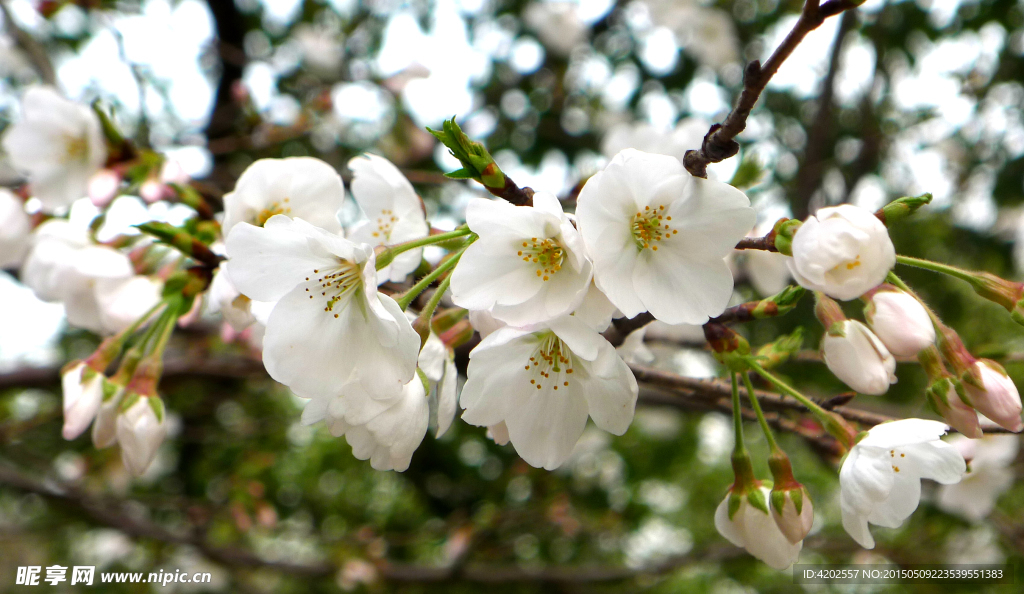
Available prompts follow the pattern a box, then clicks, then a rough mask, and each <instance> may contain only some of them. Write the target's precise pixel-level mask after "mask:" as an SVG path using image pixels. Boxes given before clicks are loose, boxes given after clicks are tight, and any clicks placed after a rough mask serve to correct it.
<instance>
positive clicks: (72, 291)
mask: <svg viewBox="0 0 1024 594" xmlns="http://www.w3.org/2000/svg"><path fill="white" fill-rule="evenodd" d="M21 279H22V282H24V283H25V285H26V286H28V287H29V288H31V289H32V290H33V291H34V292H35V294H36V296H37V297H39V298H40V299H42V300H44V301H57V302H60V303H63V304H64V309H65V311H66V313H67V317H68V323H70V324H71V325H73V326H77V327H79V328H85V329H87V330H91V331H93V332H96V333H98V334H113V333H116V332H119V331H121V330H124V329H125V328H127V327H128V326H129V325H131V324H132V323H133V322H134V321H135V320H137V319H138V318H139V317H140V316H142V315H143V314H144V313H146V312H147V311H148V310H149V309H150V308H151V307H153V306H154V305H156V304H157V303H158V302H159V301H160V298H161V291H162V286H163V284H162V283H161V282H160V281H158V280H156V279H153V278H150V277H148V276H141V275H136V274H135V270H134V268H133V266H132V263H131V260H130V259H129V258H128V256H127V255H125V254H123V253H121V252H119V251H117V250H115V249H113V248H110V247H107V246H105V245H99V244H94V243H91V242H90V240H89V238H88V236H87V235H86V233H85V231H84V230H83V229H81V228H79V227H77V226H75V225H73V224H72V223H69V222H68V221H65V220H62V219H53V220H50V221H47V222H46V223H44V224H43V225H42V226H40V227H39V229H38V230H37V231H36V233H35V235H34V241H33V246H32V249H31V250H30V251H29V254H28V257H27V258H26V259H25V263H24V266H22V270H21Z"/></svg>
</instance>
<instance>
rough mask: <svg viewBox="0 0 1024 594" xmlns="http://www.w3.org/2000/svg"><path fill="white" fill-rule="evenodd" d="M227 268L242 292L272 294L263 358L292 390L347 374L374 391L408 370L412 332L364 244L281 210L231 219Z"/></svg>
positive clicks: (326, 385)
mask: <svg viewBox="0 0 1024 594" xmlns="http://www.w3.org/2000/svg"><path fill="white" fill-rule="evenodd" d="M227 253H228V257H229V260H228V262H227V272H228V275H229V278H230V280H231V282H232V283H234V285H235V286H236V287H237V288H238V290H239V291H241V292H242V294H244V295H246V296H247V297H249V298H250V299H254V300H256V301H276V302H277V304H276V305H275V306H274V309H273V311H271V313H270V318H269V319H268V320H267V329H266V334H265V336H264V338H263V363H264V365H265V366H266V368H267V372H268V373H269V374H270V376H271V377H273V378H274V379H275V380H277V381H279V382H281V383H282V384H285V385H286V386H288V387H290V388H292V389H293V390H295V391H296V392H298V393H300V394H307V395H310V396H319V395H326V396H331V395H334V394H336V393H337V390H338V388H339V387H340V386H344V385H346V384H348V383H349V381H350V380H351V379H352V378H353V374H354V375H355V376H356V377H357V378H358V379H359V381H360V382H361V383H362V385H363V387H364V388H365V389H366V391H367V392H369V393H370V394H373V395H374V396H376V397H380V398H389V397H392V396H394V395H395V394H397V393H399V392H400V391H401V390H402V387H403V386H405V384H407V383H408V382H410V381H411V380H412V379H413V376H414V375H415V373H416V357H417V354H418V353H419V347H420V337H419V335H418V334H416V331H415V330H413V329H412V325H411V324H409V320H407V319H406V317H405V313H404V312H403V311H402V309H401V308H400V307H399V306H398V304H397V303H395V300H394V299H392V298H391V297H389V296H387V295H383V294H380V293H378V292H377V275H376V269H375V268H374V256H373V249H372V248H371V247H370V246H368V245H361V244H355V243H353V242H351V241H349V240H347V239H345V238H343V237H341V236H339V235H335V234H332V233H329V232H327V231H324V230H323V229H320V228H318V227H314V226H313V225H311V224H309V223H307V222H305V221H302V220H299V219H290V218H288V217H286V216H284V215H276V216H274V217H271V218H270V220H268V221H267V222H266V223H265V224H264V226H263V227H256V226H254V225H250V224H240V225H237V226H236V227H235V228H234V229H232V231H231V234H230V235H228V238H227Z"/></svg>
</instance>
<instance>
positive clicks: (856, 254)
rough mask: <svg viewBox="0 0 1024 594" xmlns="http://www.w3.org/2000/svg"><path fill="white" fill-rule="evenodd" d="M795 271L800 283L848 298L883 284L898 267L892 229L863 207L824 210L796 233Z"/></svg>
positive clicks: (794, 250) (858, 295) (793, 267)
mask: <svg viewBox="0 0 1024 594" xmlns="http://www.w3.org/2000/svg"><path fill="white" fill-rule="evenodd" d="M792 249H793V258H792V259H791V260H790V261H789V262H788V263H789V271H790V272H792V273H793V278H794V279H796V282H798V283H800V286H802V287H804V288H806V289H810V290H812V291H821V292H822V293H825V294H826V295H828V296H829V297H834V298H836V299H842V300H844V301H848V300H850V299H856V298H857V297H860V296H861V295H863V294H864V293H867V292H868V291H869V290H870V289H873V288H875V287H877V286H878V285H880V284H882V282H883V281H884V280H885V277H886V275H887V274H889V271H890V270H892V267H893V266H895V265H896V249H895V248H894V247H893V245H892V240H891V239H889V231H888V230H887V229H886V228H885V225H883V224H882V222H881V221H879V220H878V218H877V217H875V215H874V214H873V213H872V212H871V211H869V210H865V209H863V208H860V207H859V206H853V205H852V204H841V205H839V206H832V207H828V208H822V209H819V210H818V212H817V213H815V214H814V215H813V216H811V217H808V219H807V220H806V221H804V223H803V225H801V226H800V228H799V229H797V232H796V235H794V236H793V247H792Z"/></svg>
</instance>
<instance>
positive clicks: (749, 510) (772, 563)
mask: <svg viewBox="0 0 1024 594" xmlns="http://www.w3.org/2000/svg"><path fill="white" fill-rule="evenodd" d="M756 488H758V489H760V490H761V494H762V495H763V497H764V501H767V500H768V497H769V495H770V494H771V490H770V489H769V488H768V487H764V486H762V487H756ZM731 498H732V494H731V493H730V494H729V495H726V497H725V499H723V500H722V503H720V504H718V509H716V510H715V528H717V529H718V533H719V534H721V535H722V536H724V537H725V538H726V540H728V541H729V542H731V543H732V544H734V545H736V546H738V547H743V548H744V549H746V550H747V552H748V553H750V554H751V555H753V556H754V557H756V558H758V559H760V560H761V561H763V562H765V563H766V564H768V566H769V567H772V568H773V569H778V570H783V569H786V568H787V567H789V566H790V565H792V564H793V563H794V562H796V560H797V557H799V556H800V550H801V549H802V548H803V546H804V543H803V541H802V540H800V541H798V542H796V543H792V542H790V541H789V540H788V539H787V538H786V535H785V534H783V532H782V530H780V529H779V526H778V525H777V524H776V522H775V519H774V518H773V517H772V515H771V514H770V513H768V510H767V509H760V508H758V507H756V506H754V505H752V504H751V503H750V501H749V500H748V498H747V497H743V498H742V500H741V501H740V504H739V508H737V509H736V511H735V512H733V513H732V514H730V513H729V500H730V499H731ZM730 516H731V517H730Z"/></svg>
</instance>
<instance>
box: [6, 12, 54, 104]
mask: <svg viewBox="0 0 1024 594" xmlns="http://www.w3.org/2000/svg"><path fill="white" fill-rule="evenodd" d="M0 13H3V15H4V24H6V25H7V30H8V31H9V32H10V33H11V37H13V38H14V42H15V43H17V44H18V47H20V48H21V49H22V51H24V52H25V53H26V54H28V59H29V61H31V62H32V68H34V69H35V71H36V74H38V75H39V78H40V79H42V81H43V82H45V83H46V84H48V85H51V86H57V76H56V75H55V74H54V70H53V64H52V63H51V62H50V56H49V55H48V54H47V53H46V48H44V47H43V44H41V43H39V41H37V40H36V38H35V37H32V35H30V34H29V33H28V32H27V31H25V30H24V29H22V28H21V27H19V26H18V23H17V22H16V21H15V20H14V15H12V14H11V10H10V8H9V7H8V6H7V0H0Z"/></svg>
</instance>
